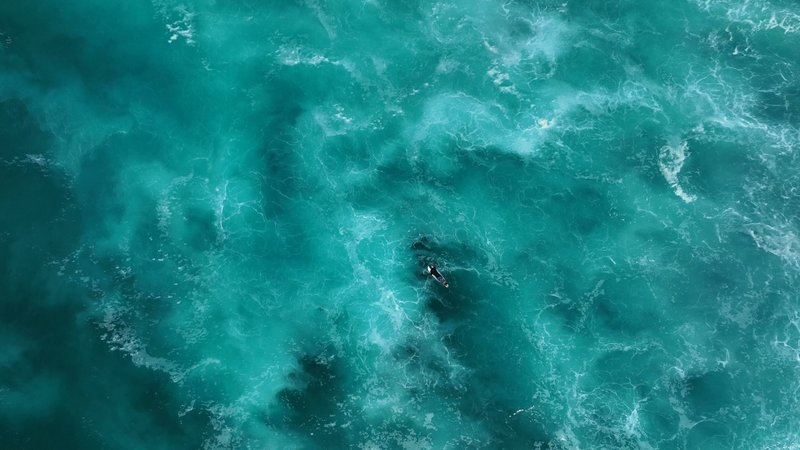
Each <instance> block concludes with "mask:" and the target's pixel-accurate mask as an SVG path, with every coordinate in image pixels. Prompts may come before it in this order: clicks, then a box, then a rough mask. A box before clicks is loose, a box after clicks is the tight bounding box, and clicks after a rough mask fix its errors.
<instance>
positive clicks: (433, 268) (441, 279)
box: [428, 264, 450, 288]
mask: <svg viewBox="0 0 800 450" xmlns="http://www.w3.org/2000/svg"><path fill="white" fill-rule="evenodd" d="M428 272H429V273H430V274H431V275H433V278H436V280H437V281H438V282H439V283H442V284H443V285H444V287H446V288H449V287H450V284H449V283H448V282H447V280H445V279H444V277H443V276H442V274H441V273H439V271H438V270H437V269H436V266H434V265H433V264H431V265H430V266H428Z"/></svg>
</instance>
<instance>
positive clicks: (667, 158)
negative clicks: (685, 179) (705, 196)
mask: <svg viewBox="0 0 800 450" xmlns="http://www.w3.org/2000/svg"><path fill="white" fill-rule="evenodd" d="M688 148H689V144H688V143H687V142H685V141H684V142H681V143H680V144H678V145H665V146H664V147H661V149H660V150H659V152H658V167H659V169H661V174H662V175H663V176H664V179H665V180H667V183H669V185H670V187H672V190H673V191H675V195H677V196H678V197H680V198H681V200H683V201H684V202H686V203H691V202H693V201H695V200H696V199H697V197H695V196H694V195H692V194H689V193H687V192H686V191H684V189H683V187H682V186H681V184H680V182H679V181H678V175H679V174H680V172H681V169H682V168H683V163H684V161H686V158H687V157H688V151H687V150H688Z"/></svg>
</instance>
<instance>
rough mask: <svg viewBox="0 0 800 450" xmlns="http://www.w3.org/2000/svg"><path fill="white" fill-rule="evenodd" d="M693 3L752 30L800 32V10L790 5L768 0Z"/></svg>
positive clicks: (718, 0)
mask: <svg viewBox="0 0 800 450" xmlns="http://www.w3.org/2000/svg"><path fill="white" fill-rule="evenodd" d="M695 3H696V4H697V5H698V6H699V7H700V8H701V9H703V10H704V11H708V12H712V13H719V14H721V15H723V16H724V17H725V19H727V21H729V22H734V23H738V24H742V25H746V26H749V27H750V28H751V29H753V30H754V31H764V30H773V29H779V30H782V31H783V32H784V33H785V34H795V33H798V32H800V11H798V10H797V9H796V8H792V7H791V6H790V7H785V6H783V5H781V6H778V5H775V4H774V2H771V1H769V0H746V1H741V0H695ZM792 6H795V5H792Z"/></svg>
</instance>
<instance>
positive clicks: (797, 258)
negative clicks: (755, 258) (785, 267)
mask: <svg viewBox="0 0 800 450" xmlns="http://www.w3.org/2000/svg"><path fill="white" fill-rule="evenodd" d="M745 227H746V229H747V233H748V234H749V235H750V237H752V238H753V241H754V242H755V243H756V246H757V247H758V248H760V249H761V250H764V251H765V252H768V253H771V254H773V255H775V256H777V257H779V258H780V259H782V260H783V261H785V262H786V263H787V264H789V265H790V266H791V267H793V268H795V269H800V239H799V238H798V235H797V232H796V230H794V229H792V228H791V225H789V224H784V225H778V226H773V225H768V224H765V223H751V224H747V225H745Z"/></svg>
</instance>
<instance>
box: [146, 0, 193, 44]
mask: <svg viewBox="0 0 800 450" xmlns="http://www.w3.org/2000/svg"><path fill="white" fill-rule="evenodd" d="M153 6H155V8H156V11H157V12H158V14H159V15H160V16H161V20H163V21H164V27H165V28H166V30H167V33H168V34H169V38H168V39H167V42H168V43H170V44H172V43H173V42H176V41H178V40H179V39H183V41H184V42H185V43H186V44H187V45H194V43H195V40H194V20H195V13H194V12H193V11H191V10H189V8H187V7H186V6H185V5H183V4H180V5H176V6H169V5H167V1H165V0H155V1H154V2H153Z"/></svg>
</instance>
